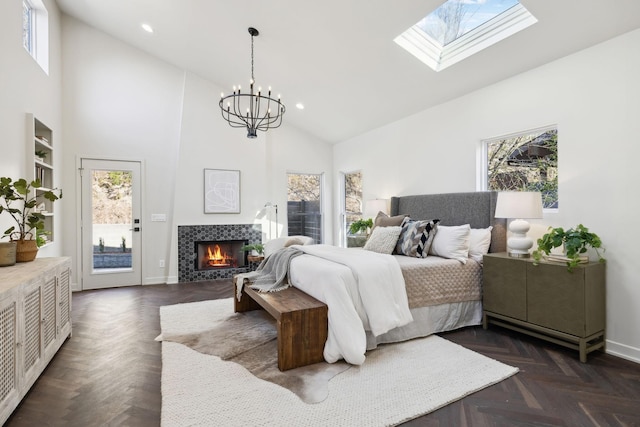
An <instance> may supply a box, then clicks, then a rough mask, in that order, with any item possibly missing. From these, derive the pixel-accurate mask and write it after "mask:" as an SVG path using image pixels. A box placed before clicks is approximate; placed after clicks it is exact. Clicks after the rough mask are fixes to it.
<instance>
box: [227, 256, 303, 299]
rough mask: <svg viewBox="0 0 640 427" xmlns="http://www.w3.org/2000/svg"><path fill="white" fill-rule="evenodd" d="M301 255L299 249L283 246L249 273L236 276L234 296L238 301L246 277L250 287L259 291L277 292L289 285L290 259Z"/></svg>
mask: <svg viewBox="0 0 640 427" xmlns="http://www.w3.org/2000/svg"><path fill="white" fill-rule="evenodd" d="M298 255H302V252H301V251H300V250H299V249H296V248H294V247H287V248H283V249H281V250H279V251H277V252H275V253H273V254H271V255H270V256H268V257H267V258H265V259H264V261H262V262H261V263H260V265H259V266H258V268H257V269H256V271H252V272H249V273H242V274H238V275H237V276H236V296H237V298H238V301H240V297H241V295H242V287H243V286H244V281H245V279H247V280H248V281H249V282H250V284H249V287H250V288H251V289H255V290H256V291H259V292H277V291H281V290H283V289H286V288H288V287H289V286H291V285H290V284H289V282H288V281H287V275H288V273H289V265H290V264H291V260H292V259H293V258H295V257H296V256H298Z"/></svg>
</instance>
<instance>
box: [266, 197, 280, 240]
mask: <svg viewBox="0 0 640 427" xmlns="http://www.w3.org/2000/svg"><path fill="white" fill-rule="evenodd" d="M264 207H265V208H275V210H276V233H277V232H278V205H276V204H273V203H271V202H267V203H265V205H264ZM272 238H273V236H272V234H271V216H269V239H272Z"/></svg>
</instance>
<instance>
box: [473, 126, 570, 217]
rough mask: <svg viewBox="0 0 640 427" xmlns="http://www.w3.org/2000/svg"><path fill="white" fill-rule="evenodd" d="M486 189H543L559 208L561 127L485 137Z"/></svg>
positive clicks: (549, 205)
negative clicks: (490, 137) (559, 141)
mask: <svg viewBox="0 0 640 427" xmlns="http://www.w3.org/2000/svg"><path fill="white" fill-rule="evenodd" d="M483 151H484V156H483V158H484V164H483V168H484V173H483V178H484V182H483V185H482V188H483V189H484V190H497V191H540V192H541V193H542V201H543V207H544V208H545V209H557V208H558V206H559V200H558V129H557V127H555V126H553V127H548V128H541V129H535V130H531V131H527V132H523V133H520V134H514V135H508V136H503V137H499V138H494V139H489V140H485V141H483Z"/></svg>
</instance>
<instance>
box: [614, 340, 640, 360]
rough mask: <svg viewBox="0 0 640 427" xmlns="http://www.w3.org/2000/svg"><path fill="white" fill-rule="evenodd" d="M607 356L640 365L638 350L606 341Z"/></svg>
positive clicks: (639, 352) (639, 350) (639, 349)
mask: <svg viewBox="0 0 640 427" xmlns="http://www.w3.org/2000/svg"><path fill="white" fill-rule="evenodd" d="M607 354H610V355H612V356H617V357H621V358H623V359H626V360H630V361H632V362H636V363H640V348H636V347H631V346H629V345H626V344H620V343H617V342H614V341H611V340H607Z"/></svg>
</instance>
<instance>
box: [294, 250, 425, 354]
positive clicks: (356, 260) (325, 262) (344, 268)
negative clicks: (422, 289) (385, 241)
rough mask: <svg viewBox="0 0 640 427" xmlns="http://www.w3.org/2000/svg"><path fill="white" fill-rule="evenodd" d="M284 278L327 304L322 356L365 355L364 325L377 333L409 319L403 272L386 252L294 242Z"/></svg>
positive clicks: (376, 334)
mask: <svg viewBox="0 0 640 427" xmlns="http://www.w3.org/2000/svg"><path fill="white" fill-rule="evenodd" d="M296 247H297V248H298V249H300V250H301V251H303V252H304V253H305V254H304V255H301V256H298V257H295V258H293V259H292V260H291V269H290V271H289V281H290V283H291V284H293V286H295V287H296V288H299V289H301V290H302V291H304V292H306V293H307V294H309V295H311V296H312V297H314V298H316V299H318V300H320V301H322V302H324V303H325V304H327V306H328V307H329V314H328V316H329V331H328V332H329V333H328V338H327V342H326V344H325V346H324V358H325V360H326V361H327V362H329V363H333V362H336V361H337V360H340V359H344V360H346V361H347V362H349V363H352V364H354V365H360V364H362V363H363V362H364V360H365V352H366V349H367V340H366V334H365V330H369V331H371V332H372V333H373V335H375V336H378V335H380V334H383V333H385V332H388V331H389V330H391V329H393V328H396V327H399V326H404V325H406V324H408V323H410V322H411V321H413V318H412V317H411V313H410V311H409V304H408V301H407V293H406V289H405V284H404V278H403V277H402V272H401V271H400V266H399V265H398V263H397V261H396V260H395V259H394V258H393V257H392V256H391V255H384V254H379V253H376V252H371V251H365V250H362V249H348V248H340V247H336V246H330V245H306V246H296Z"/></svg>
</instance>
